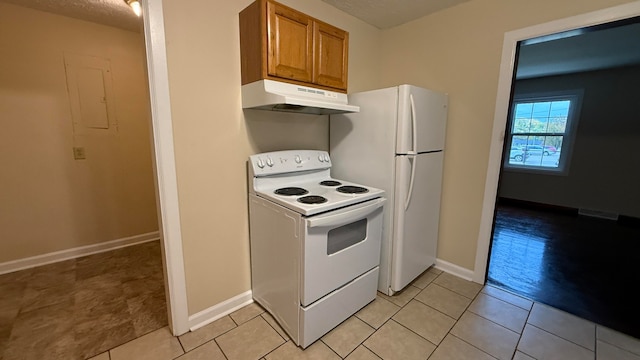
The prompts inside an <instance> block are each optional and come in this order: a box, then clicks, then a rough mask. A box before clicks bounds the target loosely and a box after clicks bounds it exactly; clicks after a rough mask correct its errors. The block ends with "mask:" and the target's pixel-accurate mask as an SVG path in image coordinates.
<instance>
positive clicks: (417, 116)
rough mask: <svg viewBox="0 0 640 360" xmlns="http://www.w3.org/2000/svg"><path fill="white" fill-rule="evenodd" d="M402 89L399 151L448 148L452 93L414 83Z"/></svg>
mask: <svg viewBox="0 0 640 360" xmlns="http://www.w3.org/2000/svg"><path fill="white" fill-rule="evenodd" d="M398 88H399V89H398V124H397V140H396V154H415V153H422V152H428V151H436V150H442V149H444V138H445V129H446V122H447V106H448V101H449V100H448V96H447V95H446V94H442V93H438V92H435V91H432V90H428V89H424V88H420V87H417V86H413V85H400V86H399V87H398Z"/></svg>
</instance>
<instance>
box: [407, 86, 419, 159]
mask: <svg viewBox="0 0 640 360" xmlns="http://www.w3.org/2000/svg"><path fill="white" fill-rule="evenodd" d="M409 101H410V102H411V140H412V141H413V143H412V144H411V145H412V149H411V151H409V154H416V153H417V152H418V120H417V118H416V103H415V102H414V101H413V94H409Z"/></svg>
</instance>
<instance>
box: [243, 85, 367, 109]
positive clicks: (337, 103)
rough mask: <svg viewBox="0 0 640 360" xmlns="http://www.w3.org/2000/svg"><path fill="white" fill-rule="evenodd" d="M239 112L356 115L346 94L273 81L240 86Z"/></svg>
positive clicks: (355, 107) (356, 107) (354, 107)
mask: <svg viewBox="0 0 640 360" xmlns="http://www.w3.org/2000/svg"><path fill="white" fill-rule="evenodd" d="M242 108H244V109H260V110H271V111H285V112H295V113H301V114H315V115H331V114H344V113H352V112H359V111H360V107H359V106H354V105H349V104H348V103H347V94H343V93H338V92H333V91H328V90H323V89H316V88H312V87H307V86H301V85H295V84H289V83H285V82H280V81H274V80H258V81H254V82H252V83H249V84H245V85H242Z"/></svg>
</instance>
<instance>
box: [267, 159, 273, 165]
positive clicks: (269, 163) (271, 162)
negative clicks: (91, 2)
mask: <svg viewBox="0 0 640 360" xmlns="http://www.w3.org/2000/svg"><path fill="white" fill-rule="evenodd" d="M267 165H269V167H273V160H271V158H270V157H267Z"/></svg>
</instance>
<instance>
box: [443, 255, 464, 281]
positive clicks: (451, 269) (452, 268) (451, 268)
mask: <svg viewBox="0 0 640 360" xmlns="http://www.w3.org/2000/svg"><path fill="white" fill-rule="evenodd" d="M435 267H436V269H440V270H442V271H444V272H447V273H449V274H451V275H455V276H457V277H461V278H463V279H465V280H469V281H473V270H469V269H465V268H463V267H461V266H458V265H455V264H452V263H450V262H448V261H444V260H440V259H436V265H435Z"/></svg>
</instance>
